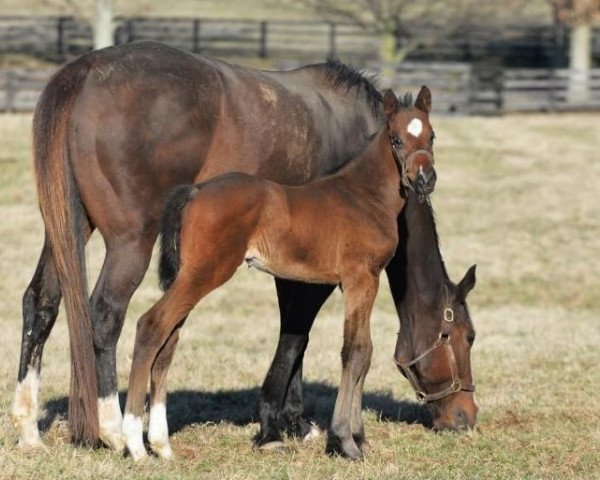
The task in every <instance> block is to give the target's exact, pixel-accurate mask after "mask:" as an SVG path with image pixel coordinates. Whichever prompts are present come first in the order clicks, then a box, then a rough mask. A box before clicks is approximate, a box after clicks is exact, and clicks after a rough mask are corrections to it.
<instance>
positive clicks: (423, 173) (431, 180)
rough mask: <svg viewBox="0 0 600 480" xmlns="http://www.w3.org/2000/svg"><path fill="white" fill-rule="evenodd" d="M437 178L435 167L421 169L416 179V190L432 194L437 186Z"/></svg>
mask: <svg viewBox="0 0 600 480" xmlns="http://www.w3.org/2000/svg"><path fill="white" fill-rule="evenodd" d="M436 180H437V175H436V173H435V169H433V168H428V169H426V170H425V169H421V170H420V171H419V173H418V175H417V178H416V180H415V191H416V192H417V193H420V194H426V195H427V194H430V193H431V192H433V189H434V188H435V181H436Z"/></svg>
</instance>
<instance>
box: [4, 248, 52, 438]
mask: <svg viewBox="0 0 600 480" xmlns="http://www.w3.org/2000/svg"><path fill="white" fill-rule="evenodd" d="M60 299H61V292H60V285H59V283H58V274H57V272H56V268H55V266H54V260H53V258H52V252H51V249H50V245H49V243H48V241H47V240H45V242H44V247H43V249H42V254H41V255H40V259H39V261H38V265H37V268H36V270H35V274H34V276H33V279H32V280H31V283H30V284H29V286H28V287H27V290H26V291H25V294H24V295H23V336H22V339H21V360H20V365H19V375H18V382H19V383H18V385H17V389H16V392H15V400H14V403H13V407H12V421H13V424H14V425H15V428H16V429H17V433H18V436H19V446H20V447H35V446H39V445H41V444H42V442H41V440H40V432H39V430H38V390H39V377H40V370H41V363H42V351H43V349H44V344H45V343H46V340H47V339H48V336H49V335H50V331H51V330H52V327H53V326H54V322H55V320H56V316H57V315H58V306H59V304H60Z"/></svg>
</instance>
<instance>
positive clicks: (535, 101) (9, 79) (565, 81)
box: [0, 62, 600, 115]
mask: <svg viewBox="0 0 600 480" xmlns="http://www.w3.org/2000/svg"><path fill="white" fill-rule="evenodd" d="M295 66H297V65H296V64H291V63H290V62H286V63H285V65H284V64H282V67H285V68H293V67H295ZM369 70H370V71H372V72H375V73H377V72H379V73H381V74H385V75H386V77H383V78H382V79H381V81H380V84H381V87H382V88H388V87H389V88H393V89H394V90H396V91H397V92H404V91H413V92H415V91H417V90H418V89H419V87H420V86H421V85H428V86H429V87H430V88H431V90H432V92H433V96H434V102H433V109H434V113H435V114H437V115H456V114H458V115H472V114H478V115H498V114H502V113H507V112H516V111H522V112H534V111H537V112H539V111H567V110H581V109H589V110H591V109H595V110H600V69H593V70H591V71H590V74H589V77H588V80H587V85H588V88H589V99H588V100H587V101H586V102H585V104H583V105H582V104H580V103H578V104H572V103H570V101H569V95H568V92H569V80H570V72H569V71H568V70H566V69H488V68H486V69H483V68H478V67H477V66H476V65H474V64H467V63H452V62H444V63H439V62H405V63H402V64H400V65H398V66H390V65H383V64H380V63H377V64H371V65H369ZM53 71H54V70H30V69H9V70H2V69H0V111H1V112H30V111H33V110H34V108H35V104H36V102H37V100H38V98H39V95H40V93H41V91H42V89H43V88H44V85H45V84H46V82H47V81H48V79H49V77H50V75H51V74H52V73H53Z"/></svg>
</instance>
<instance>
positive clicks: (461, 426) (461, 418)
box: [454, 410, 469, 430]
mask: <svg viewBox="0 0 600 480" xmlns="http://www.w3.org/2000/svg"><path fill="white" fill-rule="evenodd" d="M454 424H455V425H456V428H457V430H466V429H467V428H468V427H469V418H468V417H467V414H466V413H465V412H464V411H463V410H457V412H456V414H455V415H454Z"/></svg>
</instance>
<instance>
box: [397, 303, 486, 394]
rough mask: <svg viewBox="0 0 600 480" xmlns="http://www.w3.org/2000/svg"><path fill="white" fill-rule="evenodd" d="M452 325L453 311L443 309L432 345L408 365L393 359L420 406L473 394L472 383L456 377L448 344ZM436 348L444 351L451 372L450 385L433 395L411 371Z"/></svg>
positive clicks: (452, 353)
mask: <svg viewBox="0 0 600 480" xmlns="http://www.w3.org/2000/svg"><path fill="white" fill-rule="evenodd" d="M453 323H454V311H453V310H452V309H451V308H445V309H444V319H443V320H442V328H441V330H440V334H439V335H438V338H437V340H436V341H435V342H433V345H431V347H429V348H428V349H427V350H425V351H424V352H423V353H421V355H419V356H418V357H416V358H415V359H414V360H412V361H410V362H408V363H402V362H399V361H398V360H396V358H395V357H394V363H395V364H396V366H397V367H398V370H400V372H401V373H402V374H403V375H404V376H405V377H406V379H407V380H408V381H409V383H410V385H411V386H412V387H413V390H414V391H415V394H416V395H417V400H418V402H419V403H421V404H426V403H430V402H435V401H437V400H441V399H443V398H446V397H448V396H450V395H452V394H454V393H456V392H459V391H461V390H462V391H465V392H474V391H475V384H472V383H463V382H462V381H461V379H460V377H459V375H458V366H457V364H456V356H455V355H454V350H453V348H452V344H451V343H450V331H451V330H452V325H453ZM438 348H444V349H445V350H446V355H447V357H448V364H449V365H450V370H451V371H452V383H451V384H450V385H449V386H447V387H446V388H444V389H443V390H441V391H439V392H435V393H426V392H425V389H424V388H423V386H422V385H421V382H419V379H418V378H417V376H416V375H415V373H414V372H413V371H412V368H411V367H413V366H415V365H416V364H417V363H419V362H420V361H421V360H423V359H424V358H425V357H427V356H429V355H431V354H432V353H433V352H435V351H436V350H437V349H438Z"/></svg>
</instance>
